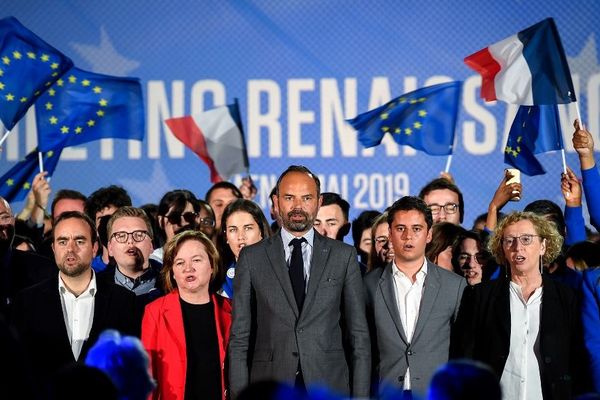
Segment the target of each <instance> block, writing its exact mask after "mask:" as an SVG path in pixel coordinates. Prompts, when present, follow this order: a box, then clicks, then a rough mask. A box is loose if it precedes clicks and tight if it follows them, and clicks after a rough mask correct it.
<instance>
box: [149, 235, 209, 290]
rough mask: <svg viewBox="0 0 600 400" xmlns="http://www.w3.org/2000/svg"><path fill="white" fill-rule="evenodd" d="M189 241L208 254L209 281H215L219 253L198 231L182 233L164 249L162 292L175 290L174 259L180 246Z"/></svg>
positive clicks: (172, 239) (174, 237)
mask: <svg viewBox="0 0 600 400" xmlns="http://www.w3.org/2000/svg"><path fill="white" fill-rule="evenodd" d="M190 240H195V241H196V242H200V243H201V244H202V245H204V248H205V249H206V253H207V254H208V259H209V261H210V266H211V267H212V273H211V281H212V280H213V279H215V277H216V276H217V273H218V272H219V253H218V252H217V249H216V247H215V245H214V244H213V242H212V240H210V239H209V238H208V236H206V235H205V234H204V233H202V232H200V231H184V232H181V233H178V234H177V235H175V236H173V237H172V238H171V240H169V241H168V242H167V243H166V244H165V247H164V250H165V254H164V256H163V267H162V270H161V271H160V274H161V277H162V280H163V286H164V290H165V292H167V293H168V292H171V291H172V290H173V289H175V288H177V282H175V278H173V264H174V263H175V257H176V256H177V253H178V252H179V249H180V248H181V246H182V245H183V244H184V243H185V242H187V241H190Z"/></svg>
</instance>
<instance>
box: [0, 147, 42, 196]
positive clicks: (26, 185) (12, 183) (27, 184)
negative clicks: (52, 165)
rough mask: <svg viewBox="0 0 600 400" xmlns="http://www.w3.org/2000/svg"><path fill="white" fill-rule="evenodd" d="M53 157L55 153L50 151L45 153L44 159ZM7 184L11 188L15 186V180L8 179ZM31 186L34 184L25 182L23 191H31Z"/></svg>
mask: <svg viewBox="0 0 600 400" xmlns="http://www.w3.org/2000/svg"><path fill="white" fill-rule="evenodd" d="M53 156H54V151H52V150H49V151H47V152H46V153H44V157H46V158H47V159H48V158H50V157H53ZM5 184H6V186H9V187H10V186H14V184H15V180H14V179H12V178H8V179H7V180H6V182H5ZM31 184H32V182H25V183H23V186H22V188H21V189H23V190H29V189H31Z"/></svg>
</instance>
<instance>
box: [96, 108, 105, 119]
mask: <svg viewBox="0 0 600 400" xmlns="http://www.w3.org/2000/svg"><path fill="white" fill-rule="evenodd" d="M96 115H98V116H99V117H104V111H102V110H98V111H96Z"/></svg>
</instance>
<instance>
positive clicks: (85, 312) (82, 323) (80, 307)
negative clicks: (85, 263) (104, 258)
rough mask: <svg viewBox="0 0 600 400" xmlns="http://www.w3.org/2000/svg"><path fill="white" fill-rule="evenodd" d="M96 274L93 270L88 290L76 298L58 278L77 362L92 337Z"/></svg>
mask: <svg viewBox="0 0 600 400" xmlns="http://www.w3.org/2000/svg"><path fill="white" fill-rule="evenodd" d="M96 290H97V289H96V274H95V273H94V271H93V270H92V279H91V280H90V284H89V285H88V287H87V289H85V291H84V292H83V293H81V294H80V295H79V296H75V295H74V294H73V293H71V292H70V291H69V289H67V287H66V286H65V284H64V282H63V281H62V279H61V277H60V275H59V276H58V292H59V293H60V302H61V304H62V310H63V317H64V319H65V326H66V327H67V333H68V334H69V343H71V351H73V357H75V360H78V359H79V355H80V354H81V348H82V347H83V344H84V343H85V341H86V340H87V339H88V338H89V337H90V331H91V329H92V321H93V320H94V296H95V295H96Z"/></svg>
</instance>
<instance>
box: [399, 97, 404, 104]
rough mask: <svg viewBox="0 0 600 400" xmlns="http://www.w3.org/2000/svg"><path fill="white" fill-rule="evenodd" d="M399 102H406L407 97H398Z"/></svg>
mask: <svg viewBox="0 0 600 400" xmlns="http://www.w3.org/2000/svg"><path fill="white" fill-rule="evenodd" d="M398 102H399V103H406V97H400V98H399V99H398Z"/></svg>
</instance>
